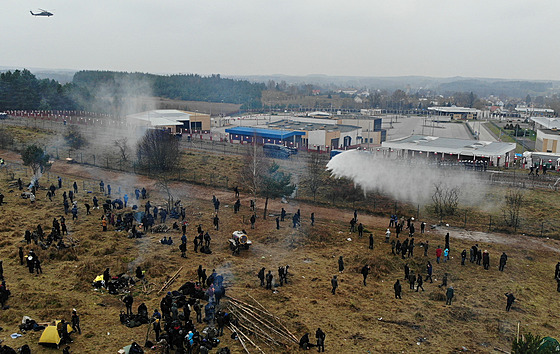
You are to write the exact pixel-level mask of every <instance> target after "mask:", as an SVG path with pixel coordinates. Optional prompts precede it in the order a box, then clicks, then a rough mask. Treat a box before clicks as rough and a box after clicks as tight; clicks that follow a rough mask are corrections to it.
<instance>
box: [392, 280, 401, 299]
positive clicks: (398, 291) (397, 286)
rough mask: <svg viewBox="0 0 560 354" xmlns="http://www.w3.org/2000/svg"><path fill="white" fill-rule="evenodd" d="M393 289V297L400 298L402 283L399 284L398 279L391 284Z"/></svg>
mask: <svg viewBox="0 0 560 354" xmlns="http://www.w3.org/2000/svg"><path fill="white" fill-rule="evenodd" d="M393 289H394V290H395V299H402V297H401V293H402V285H401V282H400V281H399V280H398V279H397V281H396V282H395V285H393Z"/></svg>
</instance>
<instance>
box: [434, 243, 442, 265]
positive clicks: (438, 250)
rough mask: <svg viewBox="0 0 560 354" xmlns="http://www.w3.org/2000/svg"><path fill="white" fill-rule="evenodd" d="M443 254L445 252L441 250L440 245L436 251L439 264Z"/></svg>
mask: <svg viewBox="0 0 560 354" xmlns="http://www.w3.org/2000/svg"><path fill="white" fill-rule="evenodd" d="M442 252H443V251H442V250H441V246H439V245H438V246H437V249H436V261H437V262H438V263H439V260H440V258H441V253H442Z"/></svg>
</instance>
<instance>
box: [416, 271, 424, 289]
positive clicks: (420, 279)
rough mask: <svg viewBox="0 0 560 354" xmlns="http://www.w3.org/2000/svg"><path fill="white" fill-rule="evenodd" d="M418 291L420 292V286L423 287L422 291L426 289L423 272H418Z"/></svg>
mask: <svg viewBox="0 0 560 354" xmlns="http://www.w3.org/2000/svg"><path fill="white" fill-rule="evenodd" d="M416 284H417V285H416V292H418V290H419V289H420V288H422V291H424V286H423V285H424V279H423V278H422V274H420V273H418V279H417V283H416Z"/></svg>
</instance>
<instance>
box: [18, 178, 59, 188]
mask: <svg viewBox="0 0 560 354" xmlns="http://www.w3.org/2000/svg"><path fill="white" fill-rule="evenodd" d="M56 179H57V181H58V189H61V188H62V178H60V176H57V177H56ZM20 190H21V188H20Z"/></svg>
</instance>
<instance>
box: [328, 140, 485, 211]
mask: <svg viewBox="0 0 560 354" xmlns="http://www.w3.org/2000/svg"><path fill="white" fill-rule="evenodd" d="M415 162H418V161H415ZM327 169H329V170H330V171H331V173H332V174H333V175H334V176H335V177H346V178H349V179H351V180H352V181H354V183H356V184H357V185H359V186H361V187H362V188H363V189H364V191H365V192H375V191H377V192H379V193H381V194H384V195H388V196H390V197H392V198H394V199H396V200H399V201H404V202H409V203H413V204H419V205H426V204H429V203H431V201H432V199H431V198H432V195H433V193H434V186H435V185H438V184H441V185H442V186H445V187H446V188H459V190H460V191H461V198H460V201H461V202H462V203H463V204H469V205H475V204H478V203H479V202H480V201H481V200H482V199H483V198H484V196H485V194H486V187H485V184H484V183H483V182H482V181H481V180H480V179H479V177H478V175H477V174H476V173H469V172H468V171H463V170H456V169H455V170H445V169H440V168H438V167H437V166H436V165H429V164H425V163H424V164H423V163H420V162H418V163H415V164H412V163H411V162H410V161H407V160H393V159H389V158H384V157H382V156H379V155H375V154H372V153H369V152H365V151H358V150H349V151H346V152H344V153H341V154H338V155H336V156H335V157H333V159H332V160H331V161H329V163H328V164H327Z"/></svg>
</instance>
